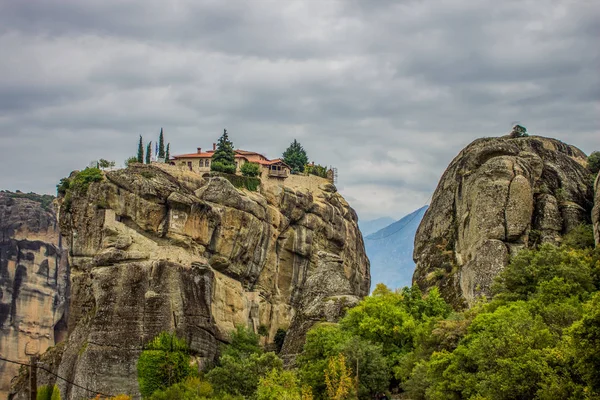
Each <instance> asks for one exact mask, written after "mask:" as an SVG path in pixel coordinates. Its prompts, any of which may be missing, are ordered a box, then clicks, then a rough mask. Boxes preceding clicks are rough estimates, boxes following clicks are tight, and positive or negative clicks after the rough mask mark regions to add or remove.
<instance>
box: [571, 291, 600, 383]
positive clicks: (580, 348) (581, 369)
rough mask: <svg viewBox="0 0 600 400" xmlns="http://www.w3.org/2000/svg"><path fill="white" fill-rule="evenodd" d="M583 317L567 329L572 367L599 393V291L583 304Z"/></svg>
mask: <svg viewBox="0 0 600 400" xmlns="http://www.w3.org/2000/svg"><path fill="white" fill-rule="evenodd" d="M583 308H584V312H583V317H582V318H581V319H580V320H579V321H577V322H575V323H574V324H573V326H571V328H570V329H569V331H568V335H569V336H570V337H569V338H568V339H567V340H568V341H570V345H571V346H572V350H573V356H574V357H573V359H574V368H575V370H576V371H577V372H578V373H579V374H580V375H581V376H582V377H583V379H584V381H585V382H586V383H587V385H588V386H589V387H590V388H591V389H592V390H594V391H596V392H598V393H600V292H596V293H595V294H594V296H593V297H592V299H591V300H590V301H588V302H587V303H585V304H584V305H583Z"/></svg>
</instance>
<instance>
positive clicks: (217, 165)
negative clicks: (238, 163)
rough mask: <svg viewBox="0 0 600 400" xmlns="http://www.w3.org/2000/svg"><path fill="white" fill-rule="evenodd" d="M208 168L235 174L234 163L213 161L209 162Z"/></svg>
mask: <svg viewBox="0 0 600 400" xmlns="http://www.w3.org/2000/svg"><path fill="white" fill-rule="evenodd" d="M210 170H211V171H215V172H222V173H224V174H235V164H225V163H223V162H221V161H213V162H211V163H210Z"/></svg>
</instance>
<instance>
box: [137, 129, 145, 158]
mask: <svg viewBox="0 0 600 400" xmlns="http://www.w3.org/2000/svg"><path fill="white" fill-rule="evenodd" d="M137 162H139V163H140V164H142V163H143V162H144V142H143V139H142V135H140V142H139V143H138V151H137Z"/></svg>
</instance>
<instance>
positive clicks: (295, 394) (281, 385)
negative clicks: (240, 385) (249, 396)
mask: <svg viewBox="0 0 600 400" xmlns="http://www.w3.org/2000/svg"><path fill="white" fill-rule="evenodd" d="M256 399H257V400H309V399H312V394H311V393H310V388H306V387H304V388H301V387H300V385H299V382H298V377H297V376H296V374H295V373H294V371H283V370H280V369H272V370H271V372H269V373H268V374H267V375H266V376H264V377H262V378H261V379H260V381H259V383H258V389H257V391H256Z"/></svg>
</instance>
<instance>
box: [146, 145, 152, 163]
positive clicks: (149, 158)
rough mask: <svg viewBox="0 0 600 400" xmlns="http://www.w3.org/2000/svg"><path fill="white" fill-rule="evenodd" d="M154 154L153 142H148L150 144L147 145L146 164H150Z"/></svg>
mask: <svg viewBox="0 0 600 400" xmlns="http://www.w3.org/2000/svg"><path fill="white" fill-rule="evenodd" d="M151 156H152V142H148V146H147V147H146V164H150V160H151Z"/></svg>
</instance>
